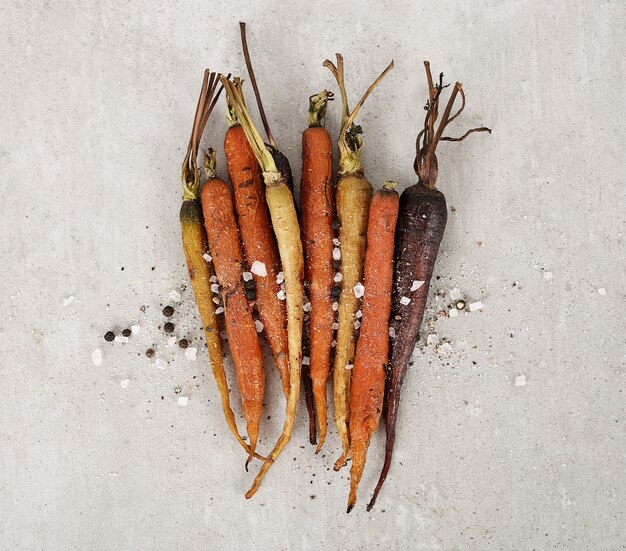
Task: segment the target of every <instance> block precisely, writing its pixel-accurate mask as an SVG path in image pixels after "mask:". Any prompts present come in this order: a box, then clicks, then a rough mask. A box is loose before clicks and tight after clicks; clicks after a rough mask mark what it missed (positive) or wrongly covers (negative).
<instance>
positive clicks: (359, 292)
mask: <svg viewBox="0 0 626 551" xmlns="http://www.w3.org/2000/svg"><path fill="white" fill-rule="evenodd" d="M364 294H365V287H363V284H362V283H357V284H356V285H355V286H354V296H355V297H356V298H361V297H362V296H363V295H364Z"/></svg>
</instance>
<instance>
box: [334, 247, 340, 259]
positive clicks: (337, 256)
mask: <svg viewBox="0 0 626 551" xmlns="http://www.w3.org/2000/svg"><path fill="white" fill-rule="evenodd" d="M333 260H341V249H340V248H339V247H335V248H334V249H333Z"/></svg>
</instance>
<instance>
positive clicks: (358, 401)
mask: <svg viewBox="0 0 626 551" xmlns="http://www.w3.org/2000/svg"><path fill="white" fill-rule="evenodd" d="M398 206H399V200H398V194H397V193H396V192H395V191H390V190H386V189H383V190H380V191H377V192H376V193H375V194H374V196H373V197H372V202H371V205H370V212H369V221H368V225H367V249H366V252H365V268H364V286H365V294H364V296H363V304H362V306H361V310H362V312H363V317H362V323H361V332H360V334H359V340H358V342H357V347H356V357H355V360H354V368H353V370H352V383H351V392H350V454H351V455H352V467H351V469H350V496H349V498H348V512H350V511H351V509H352V507H354V504H355V502H356V493H357V487H358V485H359V482H360V480H361V476H362V475H363V469H364V467H365V456H366V453H367V448H368V446H369V442H370V439H371V437H372V434H374V432H375V431H376V429H377V428H378V423H379V421H380V415H381V412H382V409H383V400H384V394H385V376H386V369H387V361H388V355H389V315H390V312H391V292H392V285H393V255H394V252H393V251H394V247H393V243H394V233H395V229H396V222H397V220H398Z"/></svg>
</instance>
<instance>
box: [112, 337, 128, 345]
mask: <svg viewBox="0 0 626 551" xmlns="http://www.w3.org/2000/svg"><path fill="white" fill-rule="evenodd" d="M115 342H122V343H127V342H128V337H124V336H123V335H117V336H116V337H115Z"/></svg>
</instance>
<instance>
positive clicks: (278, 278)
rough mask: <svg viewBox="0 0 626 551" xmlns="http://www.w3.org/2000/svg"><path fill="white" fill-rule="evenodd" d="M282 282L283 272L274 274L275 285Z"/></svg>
mask: <svg viewBox="0 0 626 551" xmlns="http://www.w3.org/2000/svg"><path fill="white" fill-rule="evenodd" d="M283 281H285V272H278V273H277V274H276V283H278V284H279V285H280V284H281V283H282V282H283Z"/></svg>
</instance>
